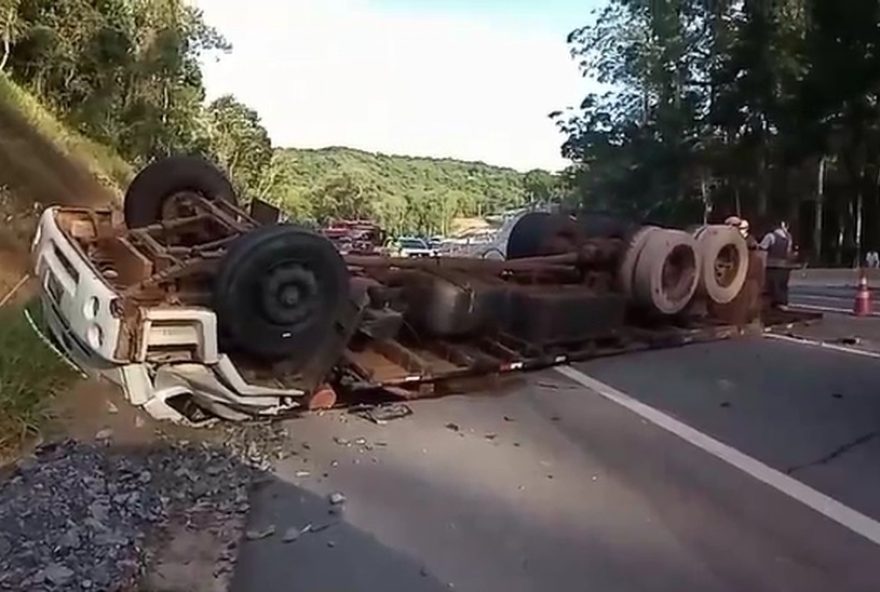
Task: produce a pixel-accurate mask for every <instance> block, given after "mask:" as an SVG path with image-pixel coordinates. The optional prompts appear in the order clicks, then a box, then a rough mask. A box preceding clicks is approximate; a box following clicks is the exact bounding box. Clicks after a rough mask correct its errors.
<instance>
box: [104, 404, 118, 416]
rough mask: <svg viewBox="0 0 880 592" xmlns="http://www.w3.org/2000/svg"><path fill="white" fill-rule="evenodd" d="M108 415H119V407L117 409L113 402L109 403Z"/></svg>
mask: <svg viewBox="0 0 880 592" xmlns="http://www.w3.org/2000/svg"><path fill="white" fill-rule="evenodd" d="M107 413H112V414H114V415H115V414H117V413H119V407H117V406H116V405H115V404H114V403H113V401H110V400H108V401H107Z"/></svg>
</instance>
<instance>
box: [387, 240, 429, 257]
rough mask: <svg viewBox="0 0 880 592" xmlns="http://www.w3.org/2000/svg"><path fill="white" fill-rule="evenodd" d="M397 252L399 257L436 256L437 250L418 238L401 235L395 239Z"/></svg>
mask: <svg viewBox="0 0 880 592" xmlns="http://www.w3.org/2000/svg"><path fill="white" fill-rule="evenodd" d="M397 252H398V254H399V256H401V257H436V256H437V251H435V250H434V249H432V248H431V247H429V246H428V243H427V242H425V241H424V240H422V239H420V238H414V237H402V238H399V239H397Z"/></svg>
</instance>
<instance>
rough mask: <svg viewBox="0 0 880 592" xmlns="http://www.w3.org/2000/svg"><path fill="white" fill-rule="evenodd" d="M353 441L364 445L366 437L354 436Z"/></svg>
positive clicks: (358, 444)
mask: <svg viewBox="0 0 880 592" xmlns="http://www.w3.org/2000/svg"><path fill="white" fill-rule="evenodd" d="M354 443H355V445H357V446H364V445H365V444H366V443H367V439H366V438H364V437H360V438H355V439H354Z"/></svg>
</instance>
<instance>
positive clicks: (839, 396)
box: [831, 393, 843, 399]
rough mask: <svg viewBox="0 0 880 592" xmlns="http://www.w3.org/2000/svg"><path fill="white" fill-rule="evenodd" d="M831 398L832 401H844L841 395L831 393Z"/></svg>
mask: <svg viewBox="0 0 880 592" xmlns="http://www.w3.org/2000/svg"><path fill="white" fill-rule="evenodd" d="M831 398H832V399H842V398H843V395H841V394H840V393H831Z"/></svg>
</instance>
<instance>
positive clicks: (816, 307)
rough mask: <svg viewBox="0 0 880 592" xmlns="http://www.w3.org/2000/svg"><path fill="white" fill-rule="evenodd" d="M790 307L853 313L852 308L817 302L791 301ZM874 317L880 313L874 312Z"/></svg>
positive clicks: (879, 315)
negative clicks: (822, 304) (802, 302)
mask: <svg viewBox="0 0 880 592" xmlns="http://www.w3.org/2000/svg"><path fill="white" fill-rule="evenodd" d="M788 308H792V309H795V310H796V309H798V308H803V309H804V310H818V311H820V312H839V313H841V314H848V315H851V314H852V313H853V311H852V308H836V307H833V306H818V305H815V304H801V303H799V302H791V303H789V305H788ZM871 316H872V317H880V313H876V312H872V313H871Z"/></svg>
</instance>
